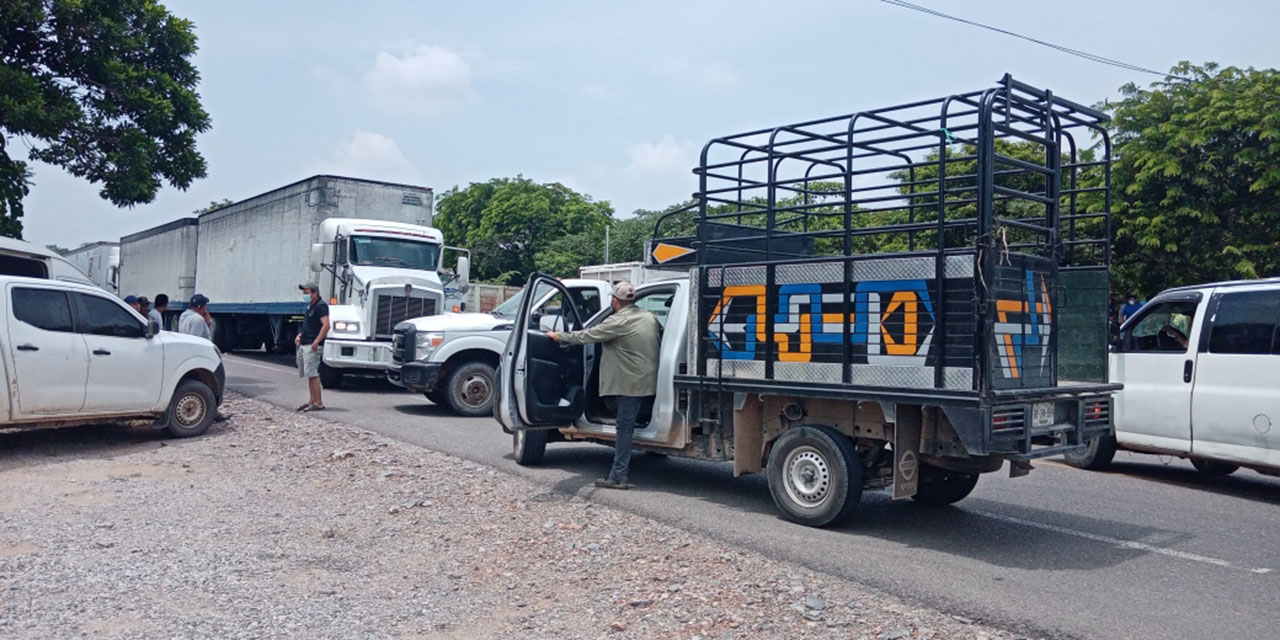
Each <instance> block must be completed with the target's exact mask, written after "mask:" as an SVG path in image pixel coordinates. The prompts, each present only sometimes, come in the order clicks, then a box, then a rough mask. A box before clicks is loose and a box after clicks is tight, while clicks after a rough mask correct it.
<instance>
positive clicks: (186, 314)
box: [178, 293, 213, 340]
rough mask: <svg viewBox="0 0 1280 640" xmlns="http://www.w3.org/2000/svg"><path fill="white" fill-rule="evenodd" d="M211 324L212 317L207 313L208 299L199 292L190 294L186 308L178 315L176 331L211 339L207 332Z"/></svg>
mask: <svg viewBox="0 0 1280 640" xmlns="http://www.w3.org/2000/svg"><path fill="white" fill-rule="evenodd" d="M211 324H213V318H212V317H211V316H210V315H209V299H208V298H206V297H204V296H203V295H201V294H199V293H197V294H195V295H194V296H191V301H190V302H188V303H187V310H186V311H183V312H182V315H181V316H179V317H178V333H185V334H187V335H192V336H199V337H201V338H204V339H205V340H212V339H213V338H212V336H211V335H210V333H209V325H211Z"/></svg>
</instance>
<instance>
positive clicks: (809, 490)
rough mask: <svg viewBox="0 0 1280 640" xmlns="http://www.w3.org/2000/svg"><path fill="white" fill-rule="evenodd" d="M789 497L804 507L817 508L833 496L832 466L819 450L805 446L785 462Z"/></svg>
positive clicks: (799, 448)
mask: <svg viewBox="0 0 1280 640" xmlns="http://www.w3.org/2000/svg"><path fill="white" fill-rule="evenodd" d="M782 468H783V470H784V476H785V478H784V484H785V486H786V489H787V497H789V498H791V500H792V502H795V503H796V504H799V505H801V506H804V507H817V506H820V505H821V504H822V503H823V502H826V500H827V498H828V497H829V496H830V495H831V465H829V464H828V463H827V458H826V456H824V455H822V453H821V452H820V451H818V450H817V449H815V448H813V447H811V446H808V445H804V446H800V447H796V448H795V449H793V450H792V451H791V452H790V453H788V454H787V458H786V460H785V461H784V462H783V465H782Z"/></svg>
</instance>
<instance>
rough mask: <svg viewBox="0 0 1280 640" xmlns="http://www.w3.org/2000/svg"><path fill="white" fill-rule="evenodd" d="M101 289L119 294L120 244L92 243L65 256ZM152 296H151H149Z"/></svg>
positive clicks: (64, 255)
mask: <svg viewBox="0 0 1280 640" xmlns="http://www.w3.org/2000/svg"><path fill="white" fill-rule="evenodd" d="M62 257H64V258H66V259H67V260H69V261H71V264H74V265H75V266H76V268H77V269H79V270H80V271H82V272H83V273H84V274H85V275H86V276H89V279H90V280H92V281H93V283H94V284H96V285H98V286H99V287H100V288H102V289H105V290H107V291H110V292H111V293H118V289H117V284H118V282H119V267H120V243H119V242H91V243H89V244H86V245H83V246H81V247H79V248H76V249H72V250H71V251H68V252H66V253H65V254H63V256H62ZM147 295H150V294H147Z"/></svg>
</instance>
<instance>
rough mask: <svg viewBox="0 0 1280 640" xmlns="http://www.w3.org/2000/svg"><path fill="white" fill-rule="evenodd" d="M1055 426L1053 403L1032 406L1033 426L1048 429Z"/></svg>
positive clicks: (1039, 403) (1038, 403)
mask: <svg viewBox="0 0 1280 640" xmlns="http://www.w3.org/2000/svg"><path fill="white" fill-rule="evenodd" d="M1051 424H1053V403H1052V402H1037V403H1036V404H1033V405H1031V426H1033V427H1047V426H1049V425H1051Z"/></svg>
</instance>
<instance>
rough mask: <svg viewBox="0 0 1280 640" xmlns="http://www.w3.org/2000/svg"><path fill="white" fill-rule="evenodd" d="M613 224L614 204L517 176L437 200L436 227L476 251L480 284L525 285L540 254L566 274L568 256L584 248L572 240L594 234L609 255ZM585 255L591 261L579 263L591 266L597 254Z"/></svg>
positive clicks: (451, 192)
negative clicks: (608, 240) (608, 239)
mask: <svg viewBox="0 0 1280 640" xmlns="http://www.w3.org/2000/svg"><path fill="white" fill-rule="evenodd" d="M612 220H613V207H612V206H610V205H609V203H608V202H596V201H595V200H592V199H591V197H590V196H587V195H583V194H580V193H577V192H576V191H574V190H572V189H570V188H568V187H566V186H564V185H562V184H559V183H550V184H538V183H535V182H533V181H532V180H529V179H528V178H524V177H522V176H517V177H515V178H494V179H492V180H489V181H488V182H482V183H474V182H473V183H471V184H470V185H468V186H467V187H465V188H459V187H453V188H452V189H449V190H448V191H446V192H445V193H444V194H442V195H441V196H440V198H439V200H438V201H437V202H436V219H435V224H436V226H437V227H438V228H439V229H440V231H441V232H443V233H444V234H445V238H446V239H447V240H448V241H449V242H450V243H451V244H457V245H460V246H463V247H466V248H468V249H470V250H471V257H472V273H473V277H475V278H476V279H477V280H492V279H496V278H498V277H499V276H501V277H502V279H503V280H505V281H507V282H508V283H509V284H521V283H523V281H524V279H525V278H526V277H527V276H528V275H529V273H530V272H532V271H533V270H534V269H535V268H538V264H539V258H538V256H539V253H543V257H542V262H543V263H544V264H550V265H552V266H554V267H555V268H556V269H561V270H562V269H563V268H564V265H565V264H566V262H567V258H566V257H565V256H567V255H570V254H572V253H573V252H575V251H582V250H583V244H582V242H577V243H574V242H570V241H569V240H567V237H568V236H574V235H577V234H588V236H587V237H589V238H595V243H596V244H597V246H598V247H599V250H600V251H601V252H603V243H604V228H605V227H606V226H608V225H609V224H610V222H611V221H612ZM553 245H554V247H553ZM549 250H550V251H552V252H553V253H545V252H547V251H549ZM583 257H584V258H585V259H587V260H588V262H579V264H589V263H590V262H589V260H590V258H591V256H583Z"/></svg>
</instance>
